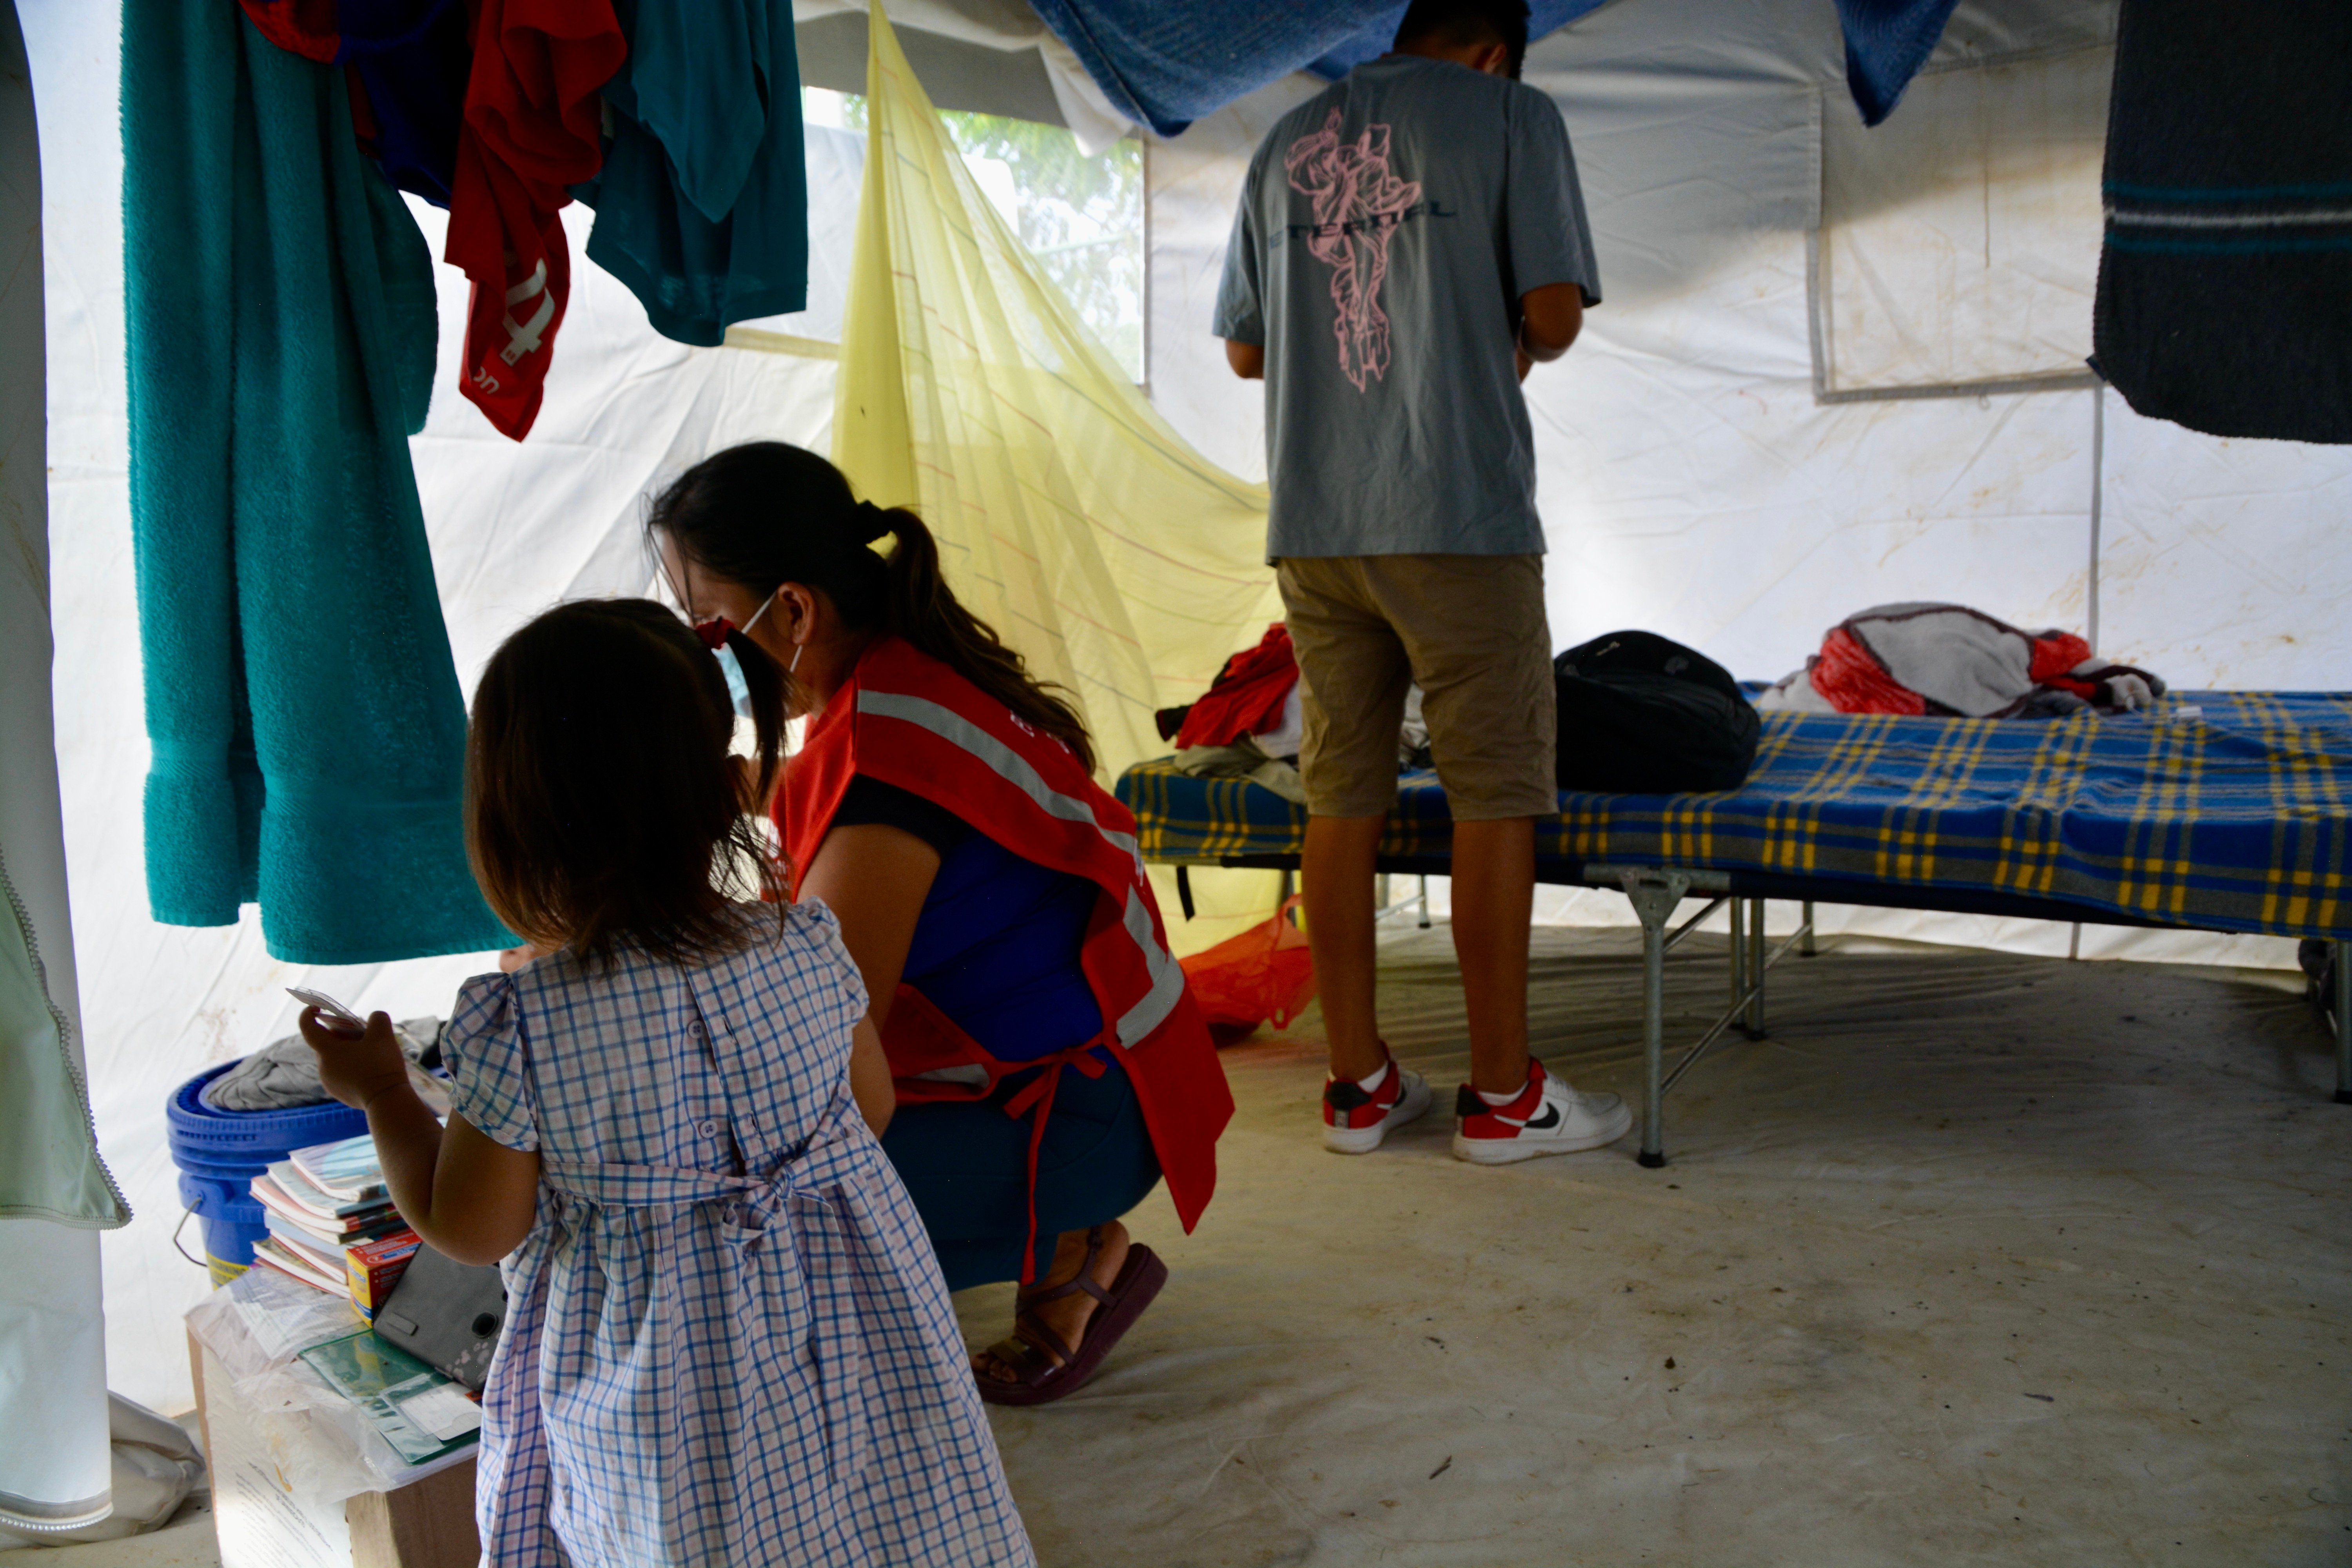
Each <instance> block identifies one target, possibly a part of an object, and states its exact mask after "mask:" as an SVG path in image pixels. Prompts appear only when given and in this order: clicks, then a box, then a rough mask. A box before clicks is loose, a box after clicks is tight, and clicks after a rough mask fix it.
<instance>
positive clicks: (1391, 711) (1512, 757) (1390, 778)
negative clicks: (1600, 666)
mask: <svg viewBox="0 0 2352 1568" xmlns="http://www.w3.org/2000/svg"><path fill="white" fill-rule="evenodd" d="M1276 581H1277V582H1278V583H1279V584H1280V585H1281V588H1282V602H1283V605H1284V608H1285V610H1286V614H1287V616H1288V619H1289V623H1290V641H1291V645H1292V647H1294V648H1296V649H1297V655H1298V674H1299V690H1300V704H1299V706H1300V710H1301V712H1302V714H1303V716H1304V718H1305V720H1306V739H1305V741H1304V742H1303V744H1302V746H1301V748H1300V752H1299V757H1298V767H1299V772H1300V773H1302V774H1303V775H1304V776H1305V779H1306V783H1307V810H1308V811H1309V812H1311V813H1312V814H1313V815H1315V816H1382V815H1384V814H1386V812H1387V811H1388V809H1389V807H1390V806H1391V805H1393V804H1394V803H1395V801H1396V784H1397V731H1398V728H1399V726H1401V725H1402V723H1403V721H1404V700H1405V689H1406V688H1407V687H1408V686H1410V685H1412V684H1414V683H1418V684H1419V685H1420V687H1421V690H1422V717H1423V720H1424V721H1426V722H1427V723H1428V725H1429V745H1430V750H1431V751H1432V752H1433V753H1434V754H1435V756H1436V759H1437V777H1438V782H1439V783H1441V784H1444V786H1445V798H1446V801H1447V804H1448V805H1449V806H1450V807H1451V808H1452V811H1453V814H1454V820H1455V821H1456V822H1488V821H1497V820H1501V819H1505V818H1509V817H1516V816H1552V815H1553V814H1555V813H1556V812H1558V811H1559V793H1558V791H1557V789H1556V787H1555V785H1554V784H1553V782H1552V781H1553V779H1554V777H1555V774H1556V770H1557V767H1558V763H1557V758H1556V755H1555V750H1556V741H1555V731H1556V730H1557V728H1558V721H1559V710H1558V709H1557V707H1556V706H1555V704H1556V702H1557V699H1556V698H1555V696H1554V695H1553V690H1552V674H1551V628H1550V626H1549V624H1548V623H1547V621H1546V620H1545V618H1544V595H1543V557H1542V556H1540V555H1336V556H1303V555H1302V556H1291V557H1287V558H1286V559H1285V560H1283V561H1281V562H1280V563H1277V565H1276Z"/></svg>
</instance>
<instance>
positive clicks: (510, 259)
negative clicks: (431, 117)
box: [442, 0, 628, 441]
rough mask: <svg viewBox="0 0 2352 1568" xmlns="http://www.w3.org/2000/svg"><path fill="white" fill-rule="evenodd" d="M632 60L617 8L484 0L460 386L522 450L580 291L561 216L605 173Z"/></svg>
mask: <svg viewBox="0 0 2352 1568" xmlns="http://www.w3.org/2000/svg"><path fill="white" fill-rule="evenodd" d="M627 52H628V50H627V46H626V45H625V43H624V42H623V40H622V37H621V26H620V22H619V20H618V19H617V18H616V17H615V16H614V14H613V7H612V6H611V5H609V4H608V3H607V0H481V11H480V14H479V16H478V18H477V20H476V22H475V26H474V63H473V72H472V75H471V76H470V77H469V78H468V79H467V84H466V115H465V123H464V125H463V127H462V129H461V130H460V131H459V132H458V136H457V171H456V175H455V178H454V179H453V180H452V181H451V184H450V192H449V237H448V240H447V243H446V245H445V246H444V247H443V250H442V259H443V260H445V261H446V262H448V263H449V264H450V265H451V266H453V267H456V268H458V269H460V270H461V271H463V272H464V273H465V274H466V276H467V278H469V279H472V280H473V285H474V294H473V302H472V305H471V306H470V308H469V309H468V310H467V317H466V349H465V357H464V358H463V359H462V360H460V361H459V363H458V375H459V378H460V380H459V387H458V389H459V390H460V391H462V392H463V393H464V394H465V395H467V397H468V398H470V399H472V400H473V403H474V405H475V406H476V407H478V408H479V409H480V410H481V411H482V413H483V414H484V416H487V417H488V420H489V422H490V423H491V425H493V426H496V427H497V428H498V430H499V433H500V434H501V435H504V436H507V437H511V438H513V439H514V440H517V441H520V440H521V439H522V438H523V437H524V436H525V435H527V434H529V433H530V426H531V422H532V421H533V420H535V419H536V418H538V417H539V405H540V400H541V395H543V392H544V389H545V387H546V383H547V368H548V363H549V361H550V360H551V358H552V356H553V350H554V345H555V334H556V332H557V331H558V330H559V329H560V328H561V327H562V325H563V308H564V303H565V301H566V300H568V299H569V298H570V296H571V292H572V253H571V250H570V249H569V247H567V246H566V245H565V243H564V238H563V223H562V218H561V217H560V216H558V214H559V213H560V212H561V210H562V207H563V206H564V205H565V204H566V203H568V202H570V201H571V199H572V197H571V196H570V195H569V194H568V193H567V190H566V187H568V186H571V185H574V184H579V183H580V182H581V181H583V180H587V179H591V178H593V177H594V175H595V174H596V170H597V166H598V164H599V163H600V162H601V160H602V156H603V150H602V147H601V145H600V135H599V132H600V121H602V119H603V114H604V110H603V107H602V100H601V99H600V98H599V96H598V94H599V92H600V91H601V90H602V89H603V88H604V84H605V83H606V82H608V81H610V80H611V79H612V78H613V73H614V71H616V70H618V69H619V68H620V67H621V63H622V61H623V60H624V59H625V58H626V56H627Z"/></svg>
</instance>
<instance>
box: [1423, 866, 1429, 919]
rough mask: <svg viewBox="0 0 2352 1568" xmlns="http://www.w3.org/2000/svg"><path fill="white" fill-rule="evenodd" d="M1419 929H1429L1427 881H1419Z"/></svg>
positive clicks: (1424, 879)
mask: <svg viewBox="0 0 2352 1568" xmlns="http://www.w3.org/2000/svg"><path fill="white" fill-rule="evenodd" d="M1421 929H1422V930H1423V931H1427V930H1428V929H1429V879H1428V878H1426V877H1423V879H1421Z"/></svg>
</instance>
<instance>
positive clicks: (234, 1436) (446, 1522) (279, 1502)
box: [188, 1335, 482, 1568]
mask: <svg viewBox="0 0 2352 1568" xmlns="http://www.w3.org/2000/svg"><path fill="white" fill-rule="evenodd" d="M188 1360H189V1363H190V1365H191V1366H192V1368H193V1369H194V1373H195V1383H196V1415H197V1417H198V1420H199V1422H200V1423H201V1425H202V1426H203V1430H204V1436H205V1459H206V1461H207V1462H208V1463H209V1464H210V1465H211V1467H212V1485H213V1527H214V1530H215V1533H216V1534H217V1535H218V1537H219V1541H220V1560H221V1568H341V1564H343V1563H350V1564H351V1565H352V1568H476V1565H477V1564H478V1563H479V1562H480V1561H481V1555H482V1546H481V1540H480V1538H479V1537H478V1535H477V1534H476V1533H475V1531H474V1462H473V1461H472V1460H471V1459H468V1460H467V1461H466V1462H465V1463H464V1464H462V1465H457V1466H454V1467H452V1468H449V1469H446V1470H442V1471H439V1472H437V1473H436V1474H434V1475H430V1476H427V1477H425V1479H423V1480H420V1481H417V1482H415V1484H413V1485H410V1486H404V1487H401V1488H398V1489H395V1490H393V1491H388V1492H383V1491H379V1492H362V1493H361V1494H360V1495H359V1496H357V1497H354V1498H351V1499H348V1500H345V1501H343V1502H341V1503H337V1504H331V1505H327V1506H319V1505H315V1504H310V1503H307V1502H306V1501H304V1500H303V1499H302V1498H301V1497H300V1496H299V1494H298V1493H297V1491H296V1489H295V1488H294V1487H293V1485H292V1484H291V1483H290V1482H289V1479H288V1471H289V1466H290V1465H292V1464H293V1463H295V1462H296V1461H297V1459H298V1458H299V1457H298V1456H293V1455H289V1454H284V1453H279V1452H278V1451H276V1450H277V1448H278V1445H279V1444H280V1443H282V1442H283V1440H284V1439H283V1437H282V1435H280V1434H279V1433H278V1432H275V1431H273V1430H271V1429H269V1428H266V1427H265V1426H263V1425H262V1424H261V1423H260V1422H259V1421H257V1420H256V1419H255V1413H254V1412H252V1411H251V1410H248V1409H247V1408H246V1407H245V1406H244V1405H242V1404H241V1403H240V1402H239V1401H237V1400H236V1398H235V1397H234V1396H233V1395H232V1394H229V1393H228V1392H227V1390H228V1389H229V1386H230V1384H229V1380H228V1376H227V1373H225V1372H224V1371H223V1370H222V1369H221V1364H220V1360H219V1358H218V1357H217V1356H215V1355H214V1354H213V1353H212V1352H210V1351H208V1350H206V1349H205V1348H204V1347H203V1346H202V1345H200V1344H198V1343H197V1342H196V1341H195V1337H194V1335H190V1336H189V1339H188ZM208 1390H209V1391H211V1392H209V1393H208V1392H207V1391H208Z"/></svg>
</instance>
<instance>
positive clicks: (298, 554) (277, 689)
mask: <svg viewBox="0 0 2352 1568" xmlns="http://www.w3.org/2000/svg"><path fill="white" fill-rule="evenodd" d="M122 151H123V180H122V229H123V273H124V279H125V294H126V301H125V302H126V306H127V311H128V327H129V342H130V353H129V392H130V405H131V529H132V541H133V545H134V548H135V551H136V558H137V567H138V577H139V634H140V643H141V651H142V655H143V662H144V666H145V679H146V697H147V731H148V734H149V737H150V738H151V740H152V742H153V759H152V766H151V768H150V771H149V773H148V776H147V795H146V849H147V890H148V900H149V902H150V904H151V906H152V909H153V911H154V916H155V918H156V919H157V920H158V921H163V922H165V923H166V924H171V925H228V924H234V923H235V922H236V919H237V910H238V906H239V905H241V904H244V903H249V902H253V901H256V900H258V901H259V903H260V905H261V918H262V931H263V934H264V936H265V937H266V938H267V940H268V947H269V951H270V952H271V953H272V954H273V955H274V956H276V957H278V958H280V959H285V960H288V961H290V962H294V963H373V962H380V961H383V960H389V959H395V958H411V957H418V956H422V955H425V954H428V953H438V952H475V951H479V950H481V949H485V948H490V947H498V946H502V945H505V944H506V943H507V942H510V941H511V940H512V939H511V938H509V936H508V935H507V934H506V932H505V931H503V930H502V929H501V928H500V926H499V923H498V921H496V920H494V919H493V918H491V915H490V912H489V910H488V908H487V907H486V906H485V905H484V904H483V902H482V899H481V895H480V893H479V892H478V890H477V889H475V887H474V883H473V879H472V878H471V876H470V875H469V874H468V872H467V866H466V854H465V846H464V843H463V837H462V831H461V818H460V800H461V792H462V775H463V768H464V752H465V741H466V710H465V703H464V700H463V698H462V696H461V695H460V693H459V691H458V688H457V670H456V668H455V667H454V665H453V664H452V662H451V659H450V655H449V638H448V633H447V630H446V627H445V626H443V624H442V620H441V605H440V599H439V596H438V595H437V593H436V589H435V586H434V581H433V563H432V560H431V557H430V555H429V554H428V553H427V550H426V545H425V521H424V517H423V514H422V512H421V510H419V508H418V505H417V499H416V480H415V474H414V473H413V472H412V471H411V469H410V468H409V458H408V440H407V437H408V436H409V434H410V433H411V432H413V431H415V430H416V429H417V428H419V427H420V426H422V425H423V423H424V419H425V406H426V404H427V401H428V400H429V398H430V395H431V385H432V379H433V369H434V337H435V312H434V304H435V301H434V291H433V274H432V258H431V256H430V255H429V254H428V252H427V250H426V248H425V239H424V237H423V236H422V235H421V234H419V233H418V232H417V228H416V225H415V221H414V220H413V219H412V218H411V217H410V216H409V215H408V211H407V209H406V207H405V206H404V205H402V202H401V199H400V197H399V196H398V195H396V194H395V193H394V191H393V190H392V189H391V187H390V186H389V185H387V184H385V183H384V180H383V176H382V175H380V174H378V173H377V172H376V171H375V170H374V169H373V168H372V167H370V166H369V165H368V163H366V162H365V161H364V160H363V159H362V157H361V155H360V153H359V151H358V149H357V148H356V147H355V146H354V145H353V142H352V121H351V108H350V104H349V101H348V99H347V97H346V89H345V86H344V80H343V73H342V72H341V70H340V69H338V68H333V67H329V66H321V65H318V64H315V63H313V62H311V61H309V60H305V59H300V58H296V57H295V56H293V55H290V54H289V53H287V52H285V51H284V50H282V49H279V48H278V47H275V46H274V45H271V44H269V43H268V42H267V41H266V40H264V39H263V38H262V37H261V36H260V35H259V34H258V33H257V32H256V31H254V29H253V27H252V25H251V24H250V23H248V22H247V21H246V19H245V17H244V15H243V13H242V11H241V10H240V9H239V8H238V7H237V6H236V5H235V4H233V3H230V0H127V3H126V4H125V5H124V6H123V15H122Z"/></svg>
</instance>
